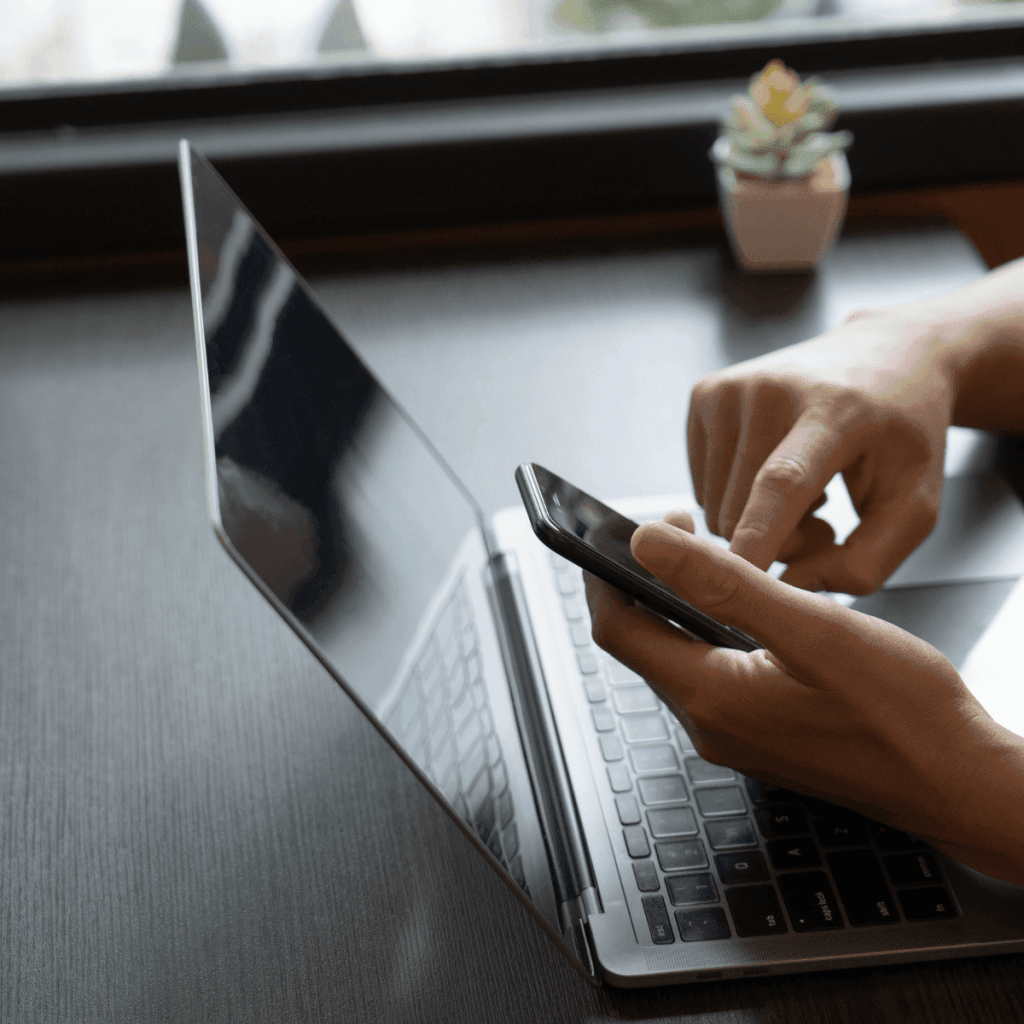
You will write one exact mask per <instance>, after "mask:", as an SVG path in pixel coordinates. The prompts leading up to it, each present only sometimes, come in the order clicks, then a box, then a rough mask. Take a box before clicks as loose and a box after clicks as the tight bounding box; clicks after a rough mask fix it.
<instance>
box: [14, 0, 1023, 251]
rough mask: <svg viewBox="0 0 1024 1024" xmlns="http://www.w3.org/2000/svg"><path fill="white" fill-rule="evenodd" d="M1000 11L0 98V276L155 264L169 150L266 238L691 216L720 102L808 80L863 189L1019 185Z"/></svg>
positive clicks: (165, 235) (167, 229)
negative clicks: (772, 75)
mask: <svg viewBox="0 0 1024 1024" xmlns="http://www.w3.org/2000/svg"><path fill="white" fill-rule="evenodd" d="M1020 54H1024V13H1016V10H1014V11H1011V12H1010V13H1002V12H996V13H994V14H992V13H986V14H985V16H979V17H970V18H966V19H964V20H963V21H956V22H938V23H931V24H921V23H918V24H913V25H887V26H881V27H879V26H867V25H865V26H850V25H842V26H835V25H830V24H826V25H824V26H820V25H817V24H815V23H813V22H808V23H807V24H806V25H800V26H795V25H794V24H792V23H788V24H783V23H778V24H777V25H771V26H768V27H767V29H765V28H763V27H761V28H760V30H759V31H757V32H755V31H753V30H747V29H742V28H740V29H732V30H730V31H728V32H726V31H724V30H723V34H722V37H721V38H719V39H712V38H710V37H709V38H706V39H703V40H700V39H698V40H696V41H695V40H693V39H690V38H684V37H683V36H681V35H680V36H676V35H671V34H670V35H667V36H657V37H652V39H651V40H648V41H644V42H633V43H630V44H628V45H626V44H617V45H611V46H598V47H555V48H549V49H544V50H537V51H531V52H529V53H512V54H495V55H492V56H488V57H485V58H473V59H471V58H462V59H457V60H444V61H441V60H437V61H420V62H400V63H398V62H392V63H374V62H369V63H335V64H315V65H310V66H305V67H297V68H291V69H287V70H283V71H262V72H252V71H249V72H245V71H242V72H238V71H230V72H223V71H221V72H218V71H211V72H207V73H196V72H180V73H175V74H171V75H168V76H165V77H162V78H154V79H147V80H143V81H136V82H126V83H115V84H108V85H97V84H90V83H84V84H78V85H69V86H61V87H45V88H44V87H39V88H24V89H15V90H6V91H4V92H0V203H2V205H3V207H4V208H5V209H6V210H7V211H9V216H8V223H7V226H6V229H5V240H4V251H3V253H2V256H0V259H2V260H3V261H5V262H9V261H11V260H25V259H45V258H50V257H54V256H64V257H68V256H75V255H84V254H96V253H114V252H123V251H143V250H155V249H163V248H177V247H179V246H180V245H181V244H182V242H183V235H182V228H181V217H180V211H179V209H178V202H177V183H176V174H175V169H174V156H175V144H176V141H177V138H178V137H180V136H182V135H185V136H188V137H189V138H191V139H192V140H193V141H194V142H196V144H197V145H198V146H199V148H200V149H202V150H204V151H205V152H206V153H207V154H208V155H209V156H210V157H211V159H212V160H213V161H214V162H215V163H216V164H217V165H218V167H219V169H221V171H222V173H224V174H225V175H226V176H227V177H228V179H229V180H230V181H231V183H232V185H233V187H235V189H236V191H237V192H238V193H239V194H240V195H241V196H242V198H243V199H244V201H246V203H247V204H248V205H249V206H250V208H251V209H252V210H253V212H254V213H255V214H256V216H257V217H258V218H259V219H260V220H261V222H263V223H264V224H265V225H266V226H267V228H268V230H270V231H271V233H272V234H274V235H275V236H276V237H280V238H298V237H324V236H330V235H344V234H350V233H353V232H366V231H377V230H393V229H397V228H419V227H432V226H440V225H452V224H467V223H481V222H498V221H515V220H522V219H526V218H543V217H552V216H565V215H586V214H593V213H608V212H642V211H658V210H665V209H673V208H679V207H701V206H705V207H706V206H709V205H713V204H714V202H715V190H714V178H713V174H712V169H711V165H710V163H709V161H708V159H707V150H708V148H709V146H710V144H711V142H712V141H713V139H714V136H715V134H716V133H717V120H718V117H719V116H720V114H721V113H722V111H724V109H725V104H726V103H727V101H728V97H729V95H731V94H732V93H734V92H736V91H738V90H741V89H742V88H743V87H744V86H745V82H746V79H747V77H748V76H749V74H750V72H751V71H752V70H755V71H756V70H757V69H758V68H759V67H761V66H762V65H763V64H764V63H765V61H766V60H767V59H769V58H771V57H779V58H780V59H782V60H784V61H785V62H786V63H787V64H789V65H790V66H792V67H794V68H797V69H798V70H799V71H800V72H801V73H802V74H804V75H808V74H815V73H817V74H820V75H821V76H822V77H823V78H825V80H826V81H827V82H828V84H829V85H830V86H831V87H832V88H833V90H834V91H835V92H836V94H837V97H838V99H839V102H840V106H841V109H842V115H841V119H840V126H841V127H845V128H849V129H851V130H852V131H853V132H854V135H855V142H854V146H853V149H852V150H851V151H850V163H851V169H852V172H853V179H854V187H855V189H858V190H861V191H865V190H872V189H881V188H893V187H915V186H921V185H934V184H945V183H964V182H972V181H991V180H1000V179H1007V178H1016V177H1021V176H1022V168H1024V132H1022V131H1021V126H1022V114H1024V58H1022V57H1021V56H1019V55H1020Z"/></svg>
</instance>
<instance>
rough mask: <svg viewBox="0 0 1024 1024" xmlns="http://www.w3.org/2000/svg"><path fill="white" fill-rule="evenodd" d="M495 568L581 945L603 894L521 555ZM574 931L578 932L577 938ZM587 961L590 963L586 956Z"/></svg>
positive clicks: (551, 835)
mask: <svg viewBox="0 0 1024 1024" xmlns="http://www.w3.org/2000/svg"><path fill="white" fill-rule="evenodd" d="M490 569H491V585H492V591H493V596H494V599H495V601H496V603H497V605H498V609H497V610H498V613H499V615H500V616H501V619H502V622H503V624H504V625H505V627H506V628H505V629H503V630H499V632H500V633H501V634H502V637H501V644H502V649H503V653H504V656H505V661H506V663H507V667H508V674H509V679H510V681H511V687H510V689H511V692H512V703H513V705H514V707H515V710H516V716H517V717H518V719H519V731H520V734H521V736H522V738H523V749H524V753H525V755H526V762H527V765H528V766H529V769H530V776H531V781H532V782H533V785H534V793H535V796H536V802H537V810H538V814H539V816H540V820H541V826H542V828H543V830H544V839H545V842H546V844H547V849H548V856H549V859H550V861H551V869H552V877H553V881H554V886H555V896H556V899H557V901H558V903H559V905H560V907H561V913H562V922H561V923H562V928H563V934H565V937H566V941H567V942H568V943H569V945H570V946H571V947H578V946H579V943H580V939H579V938H578V937H577V936H576V934H575V933H576V932H577V931H578V930H579V931H582V929H579V928H578V927H577V926H578V924H580V923H585V921H586V918H587V914H588V913H600V896H599V894H598V892H597V886H596V884H595V882H594V873H593V870H592V868H591V866H590V858H589V856H588V855H587V847H586V842H585V840H584V838H583V828H582V826H581V825H580V820H579V813H578V811H577V808H576V801H575V800H574V799H573V795H572V788H571V786H570V785H569V774H568V771H567V769H566V766H565V759H564V757H563V754H562V746H561V743H560V742H559V739H558V731H557V729H556V728H555V721H554V715H553V714H552V711H551V705H550V703H549V701H548V694H547V684H546V682H545V680H544V673H543V669H542V668H541V663H540V656H539V654H538V651H537V644H536V640H535V639H534V636H533V628H532V627H531V625H530V619H529V613H528V612H527V608H526V598H525V595H524V593H523V586H522V581H521V579H520V576H519V566H518V564H517V562H516V558H515V555H514V554H512V553H511V552H502V553H501V554H497V555H494V556H492V558H491V560H490ZM568 932H572V933H573V935H572V940H571V941H570V938H569V935H568V934H567V933H568ZM586 952H587V955H588V956H589V951H586ZM581 959H583V960H584V962H586V959H585V958H584V957H583V956H581Z"/></svg>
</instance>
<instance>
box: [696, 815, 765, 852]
mask: <svg viewBox="0 0 1024 1024" xmlns="http://www.w3.org/2000/svg"><path fill="white" fill-rule="evenodd" d="M704 827H705V829H706V830H707V834H708V842H709V843H710V844H711V849H713V850H736V849H739V848H740V847H743V846H757V836H756V835H754V825H753V823H752V822H751V820H750V819H749V818H722V819H721V820H718V821H715V820H712V821H709V822H707V824H706V825H705V826H704Z"/></svg>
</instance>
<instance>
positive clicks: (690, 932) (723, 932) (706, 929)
mask: <svg viewBox="0 0 1024 1024" xmlns="http://www.w3.org/2000/svg"><path fill="white" fill-rule="evenodd" d="M676 927H677V928H678V929H679V937H680V938H681V939H682V940H683V942H708V941H710V940H711V939H727V938H729V936H730V935H732V932H731V931H730V930H729V921H728V920H727V918H726V916H725V911H724V910H723V909H722V908H721V907H705V908H704V909H702V910H677V911H676Z"/></svg>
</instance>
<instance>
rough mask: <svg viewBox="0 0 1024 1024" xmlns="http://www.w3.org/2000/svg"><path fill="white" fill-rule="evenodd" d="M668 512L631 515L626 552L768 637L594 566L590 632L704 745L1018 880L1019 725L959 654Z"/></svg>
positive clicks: (720, 757) (1023, 758) (710, 752)
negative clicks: (672, 613)
mask: <svg viewBox="0 0 1024 1024" xmlns="http://www.w3.org/2000/svg"><path fill="white" fill-rule="evenodd" d="M672 522H673V523H674V524H675V525H670V524H666V523H658V524H648V525H646V526H642V527H640V529H639V530H637V532H636V534H635V535H634V537H633V543H632V548H633V554H634V556H635V557H636V558H637V560H638V561H639V562H640V563H641V564H642V565H644V566H645V567H646V568H647V569H649V570H650V571H651V572H653V573H654V574H655V575H656V576H658V577H659V578H660V579H661V580H663V581H664V582H665V583H666V584H668V585H669V586H670V587H672V589H673V590H675V591H676V593H678V594H679V596H680V597H682V598H683V599H684V600H686V601H689V602H691V603H692V604H694V605H696V606H697V607H698V608H700V609H701V610H703V611H705V612H707V613H708V614H710V615H714V616H715V617H716V618H719V619H721V620H723V621H725V622H728V623H730V624H731V625H735V626H737V627H739V628H740V629H743V630H744V631H745V632H747V633H750V634H752V635H753V636H754V637H755V638H756V639H757V640H758V641H760V642H761V643H762V644H764V645H765V647H766V650H763V651H757V652H755V653H753V654H746V653H742V652H739V651H733V650H725V649H723V648H716V647H710V646H708V645H707V644H704V643H701V642H699V641H695V640H691V639H689V638H688V637H686V636H685V635H684V634H683V633H682V632H681V631H680V630H679V629H677V628H676V627H674V626H672V625H670V624H669V623H667V622H666V621H665V620H664V619H661V618H659V617H658V616H655V615H653V614H652V613H650V612H647V611H646V610H644V609H643V608H641V607H639V606H636V605H633V604H631V603H630V602H629V601H628V600H627V599H626V598H624V597H623V595H621V594H620V593H619V592H618V591H616V590H615V589H614V588H612V587H609V586H607V585H606V584H603V583H601V582H600V581H599V580H596V579H594V578H592V577H588V579H587V597H588V600H589V602H590V607H591V615H592V617H593V630H594V638H595V640H596V641H597V642H598V643H599V644H600V645H601V646H602V647H603V648H605V649H606V650H607V651H609V652H610V653H611V654H613V655H614V656H615V657H616V658H618V659H619V660H620V661H623V662H624V663H625V664H627V665H629V666H630V667H631V668H633V669H634V670H635V671H637V672H639V673H640V674H641V675H642V676H643V677H644V678H645V679H647V680H648V681H649V682H650V683H651V685H652V686H653V687H654V688H655V689H656V690H657V691H658V693H659V694H660V695H661V697H662V698H663V699H664V700H665V702H666V703H667V704H668V706H669V708H670V709H671V710H672V711H673V713H674V714H675V715H676V716H677V717H678V718H679V720H680V721H681V722H682V723H683V725H684V727H685V728H686V730H687V732H689V734H690V736H691V738H692V739H693V741H694V743H695V745H696V747H697V750H698V752H699V753H700V754H701V755H702V756H703V757H705V758H707V759H708V760H710V761H713V762H715V763H717V764H727V765H729V766H730V767H733V768H736V769H738V770H739V771H741V772H743V773H745V774H747V775H750V776H751V777H753V778H757V779H761V780H763V781H766V782H773V783H777V784H778V785H781V786H785V787H789V788H792V789H795V790H797V791H798V792H802V793H806V794H808V795H811V796H817V797H820V798H822V799H826V800H830V801H834V802H836V803H839V804H841V805H843V806H846V807H850V808H853V809H854V810H858V811H861V812H863V813H864V814H866V815H868V816H870V817H872V818H875V819H876V820H879V821H882V822H884V823H886V824H889V825H893V826H895V827H897V828H900V829H904V830H905V831H907V832H910V833H911V834H914V835H917V836H920V837H921V838H924V839H927V840H928V841H929V842H931V843H932V844H933V845H934V846H936V847H937V848H938V849H940V850H943V851H945V852H946V853H949V854H950V855H951V856H954V857H956V858H957V859H959V860H961V861H963V862H964V863H966V864H968V865H970V866H971V867H974V868H976V869H978V870H979V871H982V872H985V873H986V874H990V875H993V876H996V877H999V878H1004V879H1006V880H1008V881H1012V882H1016V883H1019V884H1024V839H1022V837H1024V801H1022V799H1021V794H1022V793H1024V740H1022V739H1021V737H1019V736H1016V735H1014V734H1013V733H1011V732H1009V731H1008V730H1006V729H1003V728H1002V727H1001V726H999V725H997V724H996V723H995V722H993V721H992V719H991V718H990V717H989V716H988V714H987V713H986V712H985V711H984V709H983V708H982V707H981V706H980V705H979V704H978V702H977V701H976V700H975V699H974V697H973V696H972V695H971V693H970V692H969V691H968V690H967V688H966V687H965V686H964V684H963V682H962V681H961V680H960V678H959V676H958V675H957V673H956V671H955V670H954V669H953V667H952V665H950V663H949V662H948V661H947V660H946V659H945V658H944V657H943V656H942V655H941V654H940V653H939V652H938V651H936V650H935V649H934V648H932V647H930V646H929V645H928V644H926V643H924V641H922V640H918V639H917V638H916V637H913V636H911V635H910V634H909V633H905V632H903V630H900V629H897V628H896V627H895V626H891V625H889V624H888V623H886V622H883V621H881V620H879V619H874V618H871V617H870V616H867V615H862V614H860V613H858V612H855V611H853V610H851V609H848V608H844V607H842V606H840V605H837V604H834V603H832V602H830V601H828V600H827V599H825V598H823V597H820V596H818V595H816V594H809V593H807V592H806V591H803V590H799V589H796V588H794V587H791V586H788V585H786V584H785V583H781V582H779V581H777V580H774V579H772V578H771V577H770V576H768V575H766V574H765V573H763V572H761V571H760V570H758V569H756V568H754V567H753V566H752V565H750V564H749V562H746V561H745V560H744V559H741V558H739V557H737V556H736V555H734V554H731V553H730V552H725V551H721V550H720V549H718V548H717V547H716V546H715V545H713V544H711V543H709V542H705V541H701V540H700V539H699V538H695V537H693V536H692V535H691V534H689V533H687V532H686V528H689V529H692V522H690V521H688V517H686V516H685V515H684V514H683V515H677V516H676V517H674V518H672ZM681 527H682V528H681Z"/></svg>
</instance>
